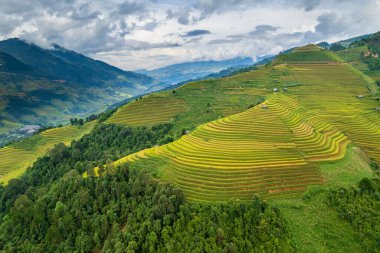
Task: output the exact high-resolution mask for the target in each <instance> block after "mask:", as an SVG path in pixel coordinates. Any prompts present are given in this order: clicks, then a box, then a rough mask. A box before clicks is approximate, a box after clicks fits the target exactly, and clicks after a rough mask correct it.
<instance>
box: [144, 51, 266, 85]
mask: <svg viewBox="0 0 380 253" xmlns="http://www.w3.org/2000/svg"><path fill="white" fill-rule="evenodd" d="M260 59H261V58H259V59H258V60H260ZM255 62H256V61H254V60H253V59H252V58H251V57H236V58H233V59H228V60H222V61H212V60H210V61H194V62H183V63H177V64H173V65H169V66H165V67H162V68H158V69H154V70H145V69H142V70H136V72H138V73H141V74H145V75H148V76H151V77H153V78H156V79H157V80H159V81H160V82H163V83H167V84H171V85H174V84H177V83H182V82H184V81H188V80H196V79H199V78H201V77H205V76H208V75H210V74H213V73H217V72H220V71H222V70H224V69H227V68H236V67H247V66H251V65H253V64H254V63H255Z"/></svg>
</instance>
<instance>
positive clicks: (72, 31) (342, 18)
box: [0, 0, 380, 69]
mask: <svg viewBox="0 0 380 253" xmlns="http://www.w3.org/2000/svg"><path fill="white" fill-rule="evenodd" d="M379 1H380V0H352V1H342V0H293V1H289V0H273V1H265V0H189V1H179V0H178V1H176V0H110V1H100V0H98V1H90V0H63V1H49V0H24V1H8V0H0V6H2V7H1V8H0V24H1V25H0V39H6V38H10V37H21V38H24V39H27V40H30V41H32V42H35V43H37V44H40V45H42V46H48V45H49V44H50V43H57V44H60V45H62V46H64V47H67V48H69V49H72V50H75V51H78V52H81V53H84V54H87V55H89V56H92V57H95V58H97V59H100V60H104V61H107V62H109V63H111V64H113V65H116V66H118V67H121V68H123V69H138V68H155V67H159V66H163V65H167V64H171V63H176V62H181V61H189V60H198V59H223V58H230V57H235V56H252V57H256V56H260V55H264V54H273V53H278V52H279V51H281V50H284V49H287V48H289V47H293V46H298V45H302V44H306V43H312V42H319V41H322V40H327V41H330V42H331V41H335V40H339V39H344V38H348V37H352V36H357V35H361V34H366V33H371V32H376V31H377V29H379V26H378V24H379V21H380V15H378V13H380V3H379ZM191 35H193V36H191Z"/></svg>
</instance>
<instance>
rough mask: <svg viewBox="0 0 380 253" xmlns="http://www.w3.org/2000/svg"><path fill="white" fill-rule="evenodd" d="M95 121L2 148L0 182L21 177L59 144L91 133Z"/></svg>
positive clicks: (56, 130) (44, 133) (68, 142)
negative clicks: (39, 158) (38, 159)
mask: <svg viewBox="0 0 380 253" xmlns="http://www.w3.org/2000/svg"><path fill="white" fill-rule="evenodd" d="M94 125H95V121H92V122H88V123H86V124H84V125H83V126H65V127H60V128H52V129H48V130H46V131H43V132H41V133H39V134H37V135H35V136H33V137H31V138H28V139H25V140H23V141H20V142H16V143H14V144H12V145H9V146H6V147H4V148H0V182H3V183H7V182H8V181H9V180H10V179H12V178H15V177H18V176H20V175H21V174H22V173H24V172H25V170H26V168H28V167H29V166H31V165H32V164H33V163H34V162H35V161H36V160H37V158H38V157H41V156H44V155H45V154H47V153H48V152H49V150H50V149H52V148H53V147H54V145H56V144H58V143H61V142H63V143H65V144H66V145H68V144H70V142H71V141H72V140H75V139H79V138H80V137H82V136H83V135H84V134H86V133H89V132H91V130H92V129H93V127H94Z"/></svg>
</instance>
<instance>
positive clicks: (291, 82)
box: [115, 45, 380, 201]
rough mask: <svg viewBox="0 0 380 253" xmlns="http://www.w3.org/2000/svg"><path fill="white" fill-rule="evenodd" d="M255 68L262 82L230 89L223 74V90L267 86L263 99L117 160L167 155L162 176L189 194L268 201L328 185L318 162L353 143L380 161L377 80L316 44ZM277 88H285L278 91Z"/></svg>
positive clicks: (234, 80) (233, 83)
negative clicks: (258, 103) (257, 68)
mask: <svg viewBox="0 0 380 253" xmlns="http://www.w3.org/2000/svg"><path fill="white" fill-rule="evenodd" d="M254 72H256V73H258V74H256V75H257V76H256V77H258V78H260V79H256V80H255V79H254V78H255V74H243V75H239V76H237V77H231V78H230V80H229V81H230V82H229V86H228V87H227V86H223V84H224V82H226V81H223V79H222V80H221V81H220V86H219V87H218V88H220V89H224V91H223V92H224V94H230V95H236V96H240V95H241V94H244V95H249V94H255V92H256V94H258V93H260V91H262V92H263V93H261V94H262V95H265V96H266V98H267V100H266V101H265V102H264V103H263V104H261V105H257V106H255V107H253V108H251V109H249V110H247V111H244V112H241V113H238V114H234V115H231V116H228V117H224V118H221V119H218V120H215V121H211V122H209V123H207V124H204V125H201V126H199V127H197V128H196V129H195V130H194V131H193V132H191V133H190V134H188V135H185V136H183V137H182V138H180V139H179V140H177V141H175V142H173V143H170V144H167V145H164V146H161V147H155V148H152V149H147V150H143V151H140V152H138V153H136V154H132V155H130V156H127V157H125V158H122V159H120V160H119V161H117V162H115V165H118V164H120V163H125V162H136V161H139V160H141V159H158V160H161V163H162V164H164V166H162V167H163V169H162V171H161V173H162V177H163V179H165V180H167V181H170V182H173V183H174V184H176V185H178V186H179V187H180V188H182V189H183V190H184V192H185V193H186V195H187V197H188V198H189V199H191V200H195V201H207V200H226V199H229V198H239V199H250V198H251V197H252V195H253V194H254V193H259V194H260V195H261V196H263V197H265V198H272V197H278V196H281V195H297V194H299V193H301V192H303V191H304V190H305V188H306V187H307V186H308V185H312V184H321V183H323V181H322V179H321V176H320V172H319V164H320V163H323V162H326V161H332V160H338V159H341V158H343V157H344V155H345V152H346V148H347V145H348V144H349V143H350V142H352V143H354V144H355V145H357V146H359V147H360V148H361V149H362V150H364V151H365V152H366V153H367V154H368V155H369V156H371V157H373V158H374V159H376V161H378V162H380V149H379V147H378V144H379V143H380V113H379V112H378V111H375V110H374V108H375V107H379V105H378V104H379V103H378V101H376V100H375V99H374V98H373V97H371V96H372V93H373V91H374V88H373V83H372V80H371V79H369V78H368V77H367V76H365V75H364V74H363V73H361V72H359V71H358V70H355V69H353V68H352V67H351V66H349V65H348V64H347V63H344V62H343V61H342V60H341V59H340V58H339V57H338V56H336V55H334V54H333V53H331V52H326V51H325V50H322V49H320V48H318V47H316V46H310V45H309V46H307V47H303V48H299V49H297V50H295V52H294V53H291V54H289V55H286V56H285V57H280V59H279V60H277V61H275V64H274V65H272V66H267V67H265V68H264V69H261V70H258V71H252V72H250V73H254ZM263 76H265V77H263ZM248 77H251V79H249V78H248ZM239 78H240V79H241V80H239ZM258 80H262V82H263V83H264V84H265V86H264V87H263V86H260V84H258ZM216 82H217V81H216ZM196 85H197V83H195V84H194V86H191V85H189V86H188V87H187V89H190V88H191V87H192V88H193V89H194V90H195V89H196V88H199V87H196ZM213 85H214V84H213ZM273 87H277V88H279V90H280V92H279V93H275V94H272V92H270V91H271V89H272V88H273ZM284 87H286V88H287V89H286V91H283V90H282V88H284ZM202 89H203V90H207V86H205V87H203V88H202ZM214 91H215V90H214ZM247 92H248V93H247ZM215 93H216V92H215ZM215 95H216V96H218V95H217V94H215ZM358 95H363V96H364V98H363V99H358V98H357V96H358ZM239 98H241V97H239ZM217 102H219V104H218V106H220V105H221V104H222V105H223V104H227V103H226V100H224V101H217ZM263 105H265V106H263ZM191 110H192V108H191V109H190V112H191Z"/></svg>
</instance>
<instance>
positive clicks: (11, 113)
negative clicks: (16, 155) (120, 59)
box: [0, 38, 161, 140]
mask: <svg viewBox="0 0 380 253" xmlns="http://www.w3.org/2000/svg"><path fill="white" fill-rule="evenodd" d="M0 64H1V65H0V83H1V96H0V106H1V112H0V136H1V139H2V140H4V139H7V138H6V137H7V136H6V135H5V134H6V133H7V132H9V131H10V130H12V129H16V128H18V127H21V126H22V125H44V124H54V123H62V122H67V121H68V119H69V118H70V117H75V116H79V117H85V116H88V115H89V114H92V113H98V112H100V111H102V110H104V109H105V108H107V104H108V105H109V104H113V103H115V102H118V101H121V100H123V99H125V98H128V97H131V96H135V95H139V94H142V93H146V92H148V91H152V90H154V89H156V88H158V87H157V85H158V82H157V81H155V80H154V79H152V78H151V77H148V76H146V75H143V74H139V73H135V72H131V71H124V70H121V69H119V68H116V67H113V66H110V65H108V64H106V63H104V62H101V61H97V60H93V59H91V58H88V57H86V56H84V55H81V54H78V53H76V52H74V51H71V50H67V49H65V48H62V47H60V46H58V45H53V46H52V48H50V49H45V48H41V47H39V46H37V45H35V44H30V43H28V42H26V41H23V40H20V39H16V38H15V39H8V40H4V41H0ZM160 88H161V86H160Z"/></svg>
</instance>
